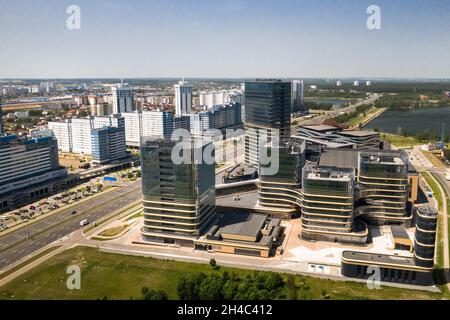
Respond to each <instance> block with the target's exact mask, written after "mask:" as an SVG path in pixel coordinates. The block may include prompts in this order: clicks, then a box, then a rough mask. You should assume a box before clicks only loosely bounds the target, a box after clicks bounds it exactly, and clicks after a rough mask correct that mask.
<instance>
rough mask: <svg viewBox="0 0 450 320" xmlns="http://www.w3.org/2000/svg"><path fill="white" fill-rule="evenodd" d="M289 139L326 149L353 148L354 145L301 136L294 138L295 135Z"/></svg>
mask: <svg viewBox="0 0 450 320" xmlns="http://www.w3.org/2000/svg"><path fill="white" fill-rule="evenodd" d="M291 138H295V139H302V140H305V141H307V142H313V143H316V144H321V145H323V146H325V147H327V148H353V146H354V144H353V143H351V142H341V141H330V140H325V139H317V138H311V137H302V136H296V135H293V136H291Z"/></svg>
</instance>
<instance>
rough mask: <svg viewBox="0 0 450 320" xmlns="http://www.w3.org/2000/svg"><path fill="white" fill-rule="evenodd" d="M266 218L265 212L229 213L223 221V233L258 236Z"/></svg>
mask: <svg viewBox="0 0 450 320" xmlns="http://www.w3.org/2000/svg"><path fill="white" fill-rule="evenodd" d="M266 220H267V216H266V215H263V214H251V213H239V214H238V213H227V214H225V215H224V217H223V219H222V221H221V224H222V225H223V228H222V230H221V233H226V234H235V235H242V236H251V237H257V236H258V234H259V232H260V231H261V229H262V228H263V227H264V224H265V222H266Z"/></svg>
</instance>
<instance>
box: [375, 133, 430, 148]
mask: <svg viewBox="0 0 450 320" xmlns="http://www.w3.org/2000/svg"><path fill="white" fill-rule="evenodd" d="M381 138H382V139H383V140H387V141H389V142H390V143H391V144H392V145H394V146H396V147H398V148H402V147H412V146H417V145H421V144H423V143H424V142H421V141H419V140H417V139H416V138H414V137H409V136H407V137H404V136H400V135H397V134H392V133H385V132H382V133H381Z"/></svg>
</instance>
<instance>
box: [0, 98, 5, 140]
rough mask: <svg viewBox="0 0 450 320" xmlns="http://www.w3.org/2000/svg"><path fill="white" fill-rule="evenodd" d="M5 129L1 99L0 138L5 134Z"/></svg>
mask: <svg viewBox="0 0 450 320" xmlns="http://www.w3.org/2000/svg"><path fill="white" fill-rule="evenodd" d="M4 130H5V129H3V109H2V99H1V98H0V136H2V135H3V134H4V132H5V131H4Z"/></svg>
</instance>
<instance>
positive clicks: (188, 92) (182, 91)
mask: <svg viewBox="0 0 450 320" xmlns="http://www.w3.org/2000/svg"><path fill="white" fill-rule="evenodd" d="M174 87H175V115H176V116H186V115H189V114H190V113H191V111H192V86H190V85H188V84H186V83H185V82H184V81H180V82H179V83H178V84H176V85H175V86H174Z"/></svg>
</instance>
